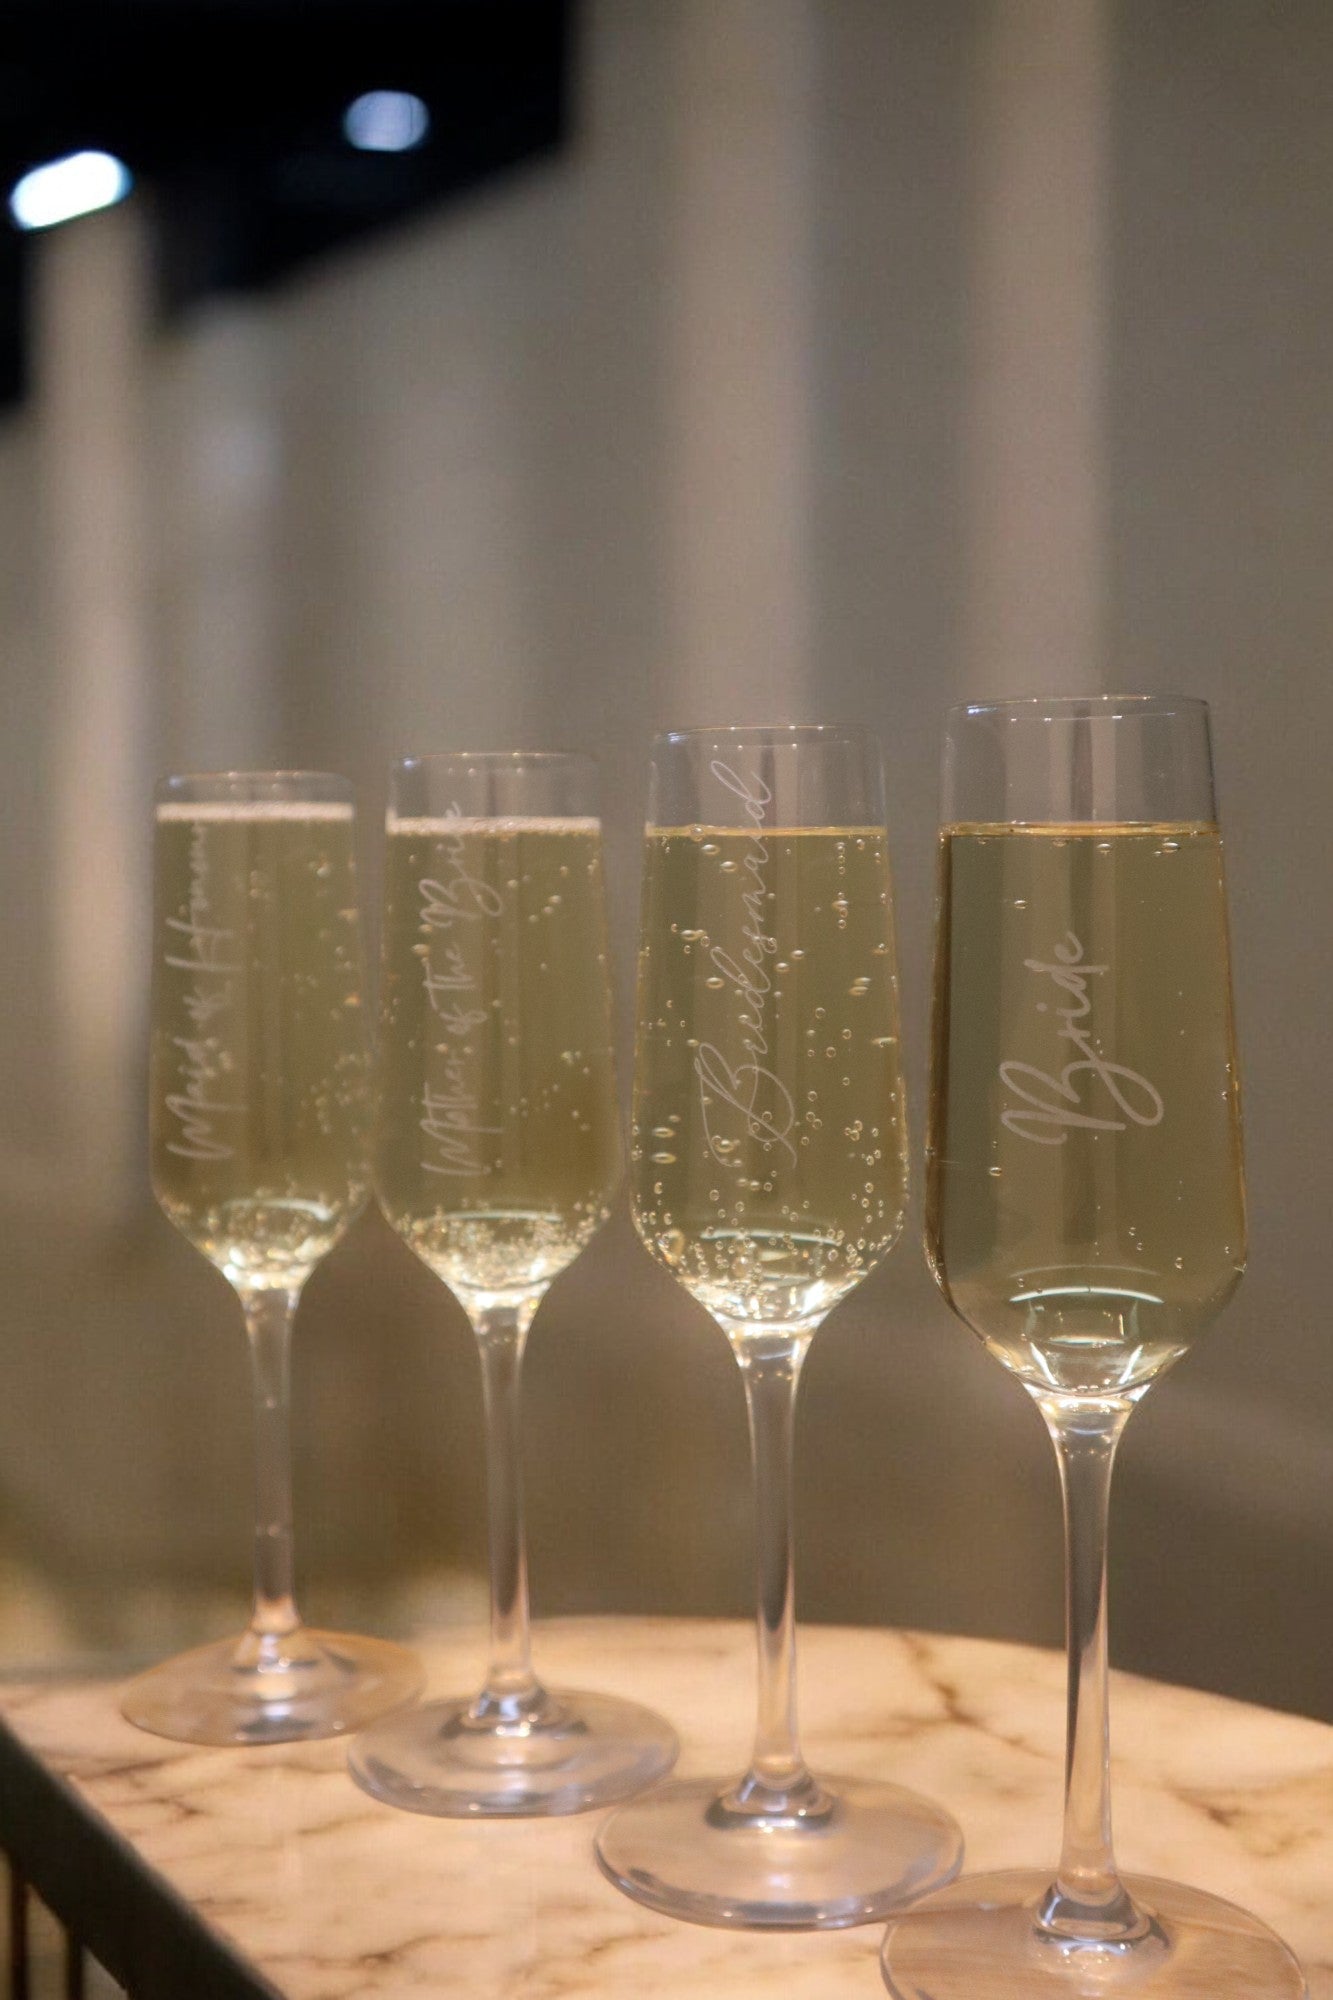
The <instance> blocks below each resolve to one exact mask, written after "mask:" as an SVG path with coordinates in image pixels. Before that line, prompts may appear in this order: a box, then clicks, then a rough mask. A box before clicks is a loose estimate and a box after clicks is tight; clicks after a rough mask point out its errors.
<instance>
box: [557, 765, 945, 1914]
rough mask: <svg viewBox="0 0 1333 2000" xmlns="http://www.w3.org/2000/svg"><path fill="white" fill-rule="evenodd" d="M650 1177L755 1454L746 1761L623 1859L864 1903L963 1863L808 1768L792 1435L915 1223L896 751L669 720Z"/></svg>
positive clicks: (656, 816) (650, 1815)
mask: <svg viewBox="0 0 1333 2000" xmlns="http://www.w3.org/2000/svg"><path fill="white" fill-rule="evenodd" d="M638 1015H639V1020H638V1056H637V1062H636V1069H635V1080H634V1139H633V1155H632V1172H631V1183H632V1191H633V1205H634V1217H635V1221H636V1224H637V1226H638V1230H639V1234H640V1236H641V1237H642V1239H643V1241H644V1243H645V1245H646V1246H647V1248H648V1250H649V1251H650V1252H651V1253H652V1255H653V1256H654V1257H655V1258H657V1260H658V1262H659V1263H661V1264H664V1265H665V1266H666V1268H667V1270H668V1271H670V1272H671V1274H672V1276H673V1277H674V1278H676V1279H677V1281H678V1282H679V1283H680V1284H682V1285H683V1286H684V1287H685V1289H686V1290H687V1291H688V1292H690V1293H691V1294H692V1296H693V1297H694V1298H696V1299H698V1300H699V1302H700V1304H702V1305H703V1306H705V1307H706V1308H707V1310H708V1311H709V1312H710V1313H711V1314H712V1316H713V1317H714V1319H715V1320H717V1322H718V1324H719V1325H720V1326H721V1328H722V1330H723V1331H724V1333H725V1334H726V1336H727V1338H728V1340H729V1341H730V1342H731V1345H732V1349H733V1351H734V1353H735V1356H736V1359H737V1361H738V1362H739V1363H740V1368H741V1374H742V1377H743V1379H744V1383H745V1393H746V1400H747V1403H748V1408H749V1418H750V1437H751V1444H752V1449H753V1455H754V1477H755V1494H756V1550H757V1581H758V1663H759V1701H758V1726H757V1730H756V1735H755V1742H754V1753H753V1758H752V1761H751V1764H750V1768H749V1769H748V1771H746V1773H745V1774H744V1776H743V1777H741V1778H739V1779H738V1780H736V1781H735V1782H734V1783H731V1784H728V1783H727V1782H726V1780H725V1779H705V1780H702V1781H699V1782H694V1783H673V1784H670V1785H666V1786H663V1787H661V1788H659V1789H658V1790H657V1791H656V1792H654V1793H652V1794H651V1795H650V1796H649V1797H647V1798H645V1799H642V1800H639V1801H637V1802H636V1803H635V1804H633V1805H630V1806H626V1807H623V1808H622V1809H621V1810H620V1811H619V1812H617V1813H616V1814H614V1815H613V1816H612V1818H611V1819H610V1820H609V1822H608V1823H607V1825H606V1826H605V1827H604V1828H603V1830H602V1832H601V1835H600V1837H599V1839H598V1842H597V1852H598V1858H599V1860H600V1861H601V1865H602V1867H603V1869H604V1870H605V1872H606V1873H607V1874H608V1875H609V1876H610V1878H611V1880H612V1881H613V1882H615V1883H616V1884H617V1885H618V1886H619V1887H620V1888H622V1889H624V1890H625V1891H626V1892H627V1893H628V1894H629V1895H631V1896H633V1897H636V1898H637V1899H638V1901H640V1902H642V1903H647V1904H648V1905H649V1906H650V1907H651V1908H653V1909H657V1910H664V1911H666V1912H667V1913H668V1914H670V1915H672V1916H679V1917H688V1918H692V1919H693V1920H694V1921H696V1922H700V1923H710V1924H721V1925H730V1926H735V1927H745V1928H774V1929H788V1930H790V1929H811V1928H831V1927H833V1926H838V1925H844V1924H854V1923H864V1922H867V1921H868V1920H870V1919H871V1918H874V1917H877V1916H882V1915H884V1914H885V1912H886V1911H887V1910H889V1909H891V1908H893V1907H895V1906H896V1905H897V1904H898V1903H900V1902H902V1901H905V1900H906V1899H907V1898H908V1897H910V1896H914V1895H920V1894H922V1893H924V1892H925V1891H926V1890H928V1889H930V1888H932V1887H933V1886H935V1885H936V1884H938V1883H940V1882H944V1881H947V1880H948V1879H949V1877H950V1875H952V1874H953V1872H954V1870H955V1869H956V1868H957V1866H958V1861H959V1857H960V1854H961V1849H962V1843H961V1836H960V1834H959V1831H958V1828H957V1826H956V1825H955V1824H954V1822H953V1820H952V1819H950V1818H949V1816H948V1815H947V1814H946V1813H944V1812H943V1811H941V1810H940V1808H939V1807H937V1806H935V1805H932V1804H931V1803H930V1802H929V1801H927V1800H925V1799H919V1798H916V1797H914V1796H913V1795H912V1794H911V1793H910V1792H907V1791H904V1790H902V1789H900V1788H899V1787H897V1786H893V1785H885V1784H874V1783H866V1782H863V1781H861V1780H859V1779H850V1778H840V1779H837V1780H832V1781H821V1780H820V1779H817V1778H816V1777H814V1776H813V1775H812V1774H811V1772H810V1771H809V1770H808V1769H807V1767H806V1764H805V1761H804V1759H803V1757H802V1755H801V1749H800V1745H799V1742H798V1740H797V1733H796V1694H795V1666H796V1655H795V1599H794V1586H793V1569H792V1520H791V1446H792V1421H793V1415H794V1408H795V1399H796V1387H797V1380H798V1377H799V1374H800V1369H801V1364H802V1362H803V1361H804V1359H805V1355H806V1352H807V1349H808V1348H809V1345H810V1341H811V1338H812V1336H813V1334H814V1332H815V1329H816V1328H817V1327H818V1326H819V1325H820V1323H821V1322H822V1320H823V1319H824V1318H825V1316H826V1315H827V1314H828V1313H829V1312H830V1311H831V1310H832V1309H833V1307H834V1306H836V1305H837V1303H838V1301H839V1300H840V1299H842V1298H845V1297H846V1295H847V1293H848V1292H850V1291H851V1290H852V1288H853V1287H854V1286H855V1285H858V1284H860V1282H861V1280H862V1279H863V1278H864V1277H865V1276H866V1275H867V1273H868V1272H870V1271H871V1270H873V1268H874V1267H875V1265H876V1264H878V1263H879V1262H880V1260H881V1259H882V1258H883V1257H885V1256H887V1254H888V1252H889V1250H890V1249H891V1248H892V1246H893V1244H894V1243H895V1242H896V1240H897V1238H898V1235H899V1233H900V1231H901V1228H902V1220H903V1204H904V1198H905V1192H906V1178H907V1170H906V1142H905V1132H904V1114H903V1091H902V1081H901V1077H900V1074H899V1043H898V1004H897V990H896V983H895V973H894V955H893V931H892V918H891V909H890V891H889V863H888V839H887V834H886V831H885V825H884V804H883V778H882V773H881V768H880V760H879V754H878V750H877V749H875V748H874V747H873V745H872V743H871V742H870V741H869V740H868V739H867V738H866V737H865V736H864V735H863V734H856V735H852V734H847V733H843V732H841V731H838V730H835V729H826V728H778V729H712V730H701V731H685V732H682V733H680V734H673V735H669V736H664V737H660V738H659V739H658V740H657V743H656V745H655V747H654V753H653V760H652V777H651V799H650V808H649V823H648V827H647V830H646V834H645V840H644V907H643V920H642V932H641V943H640V952H639V1000H638Z"/></svg>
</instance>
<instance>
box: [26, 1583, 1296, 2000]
mask: <svg viewBox="0 0 1333 2000" xmlns="http://www.w3.org/2000/svg"><path fill="white" fill-rule="evenodd" d="M421 1650H422V1652H423V1655H424V1656H425V1658H426V1661H427V1666H428V1670H429V1691H430V1692H444V1691H457V1690H463V1689H467V1688H470V1687H471V1686H473V1685H474V1683H475V1681H476V1679H477V1677H478V1675H479V1673H480V1671H481V1666H482V1657H483V1643H482V1639H481V1636H480V1635H479V1634H478V1633H476V1632H466V1633H460V1634H456V1635H450V1636H447V1637H443V1638H440V1639H437V1640H433V1641H431V1642H429V1643H426V1644H423V1646H422V1648H421ZM537 1660H538V1665H539V1668H540V1670H541V1671H542V1673H543V1674H544V1675H545V1676H546V1677H547V1678H548V1679H549V1680H550V1681H551V1682H553V1683H554V1684H555V1685H565V1686H589V1687H592V1686H597V1687H603V1688H606V1689H608V1690H611V1691H613V1692H617V1693H622V1694H626V1695H631V1696H633V1697H634V1698H636V1699H638V1700H641V1701H646V1702H649V1703H651V1704H652V1705H654V1706H656V1707H658V1708H660V1709H661V1710H662V1711H663V1712H664V1713H666V1714H668V1715H669V1716H670V1717H671V1718H672V1720H673V1721H674V1722H675V1723H676V1725H677V1727H678V1729H679V1730H680V1734H681V1738H682V1743H683V1746H684V1747H683V1752H682V1758H681V1764H680V1767H679V1768H680V1769H681V1771H682V1772H686V1773H688V1772H691V1771H694V1772H703V1771H719V1772H720V1771H732V1770H735V1769H737V1768H739V1766H740V1765H741V1764H742V1763H743V1762H744V1759H745V1753H746V1749H747V1747H748V1733H749V1725H750V1720H751V1704H752V1700H753V1661H752V1642H751V1634H750V1630H749V1628H748V1627H746V1626H742V1625H739V1624H730V1623H720V1622H700V1621H693V1620H690V1621H684V1620H668V1619H584V1620H568V1621H564V1622H560V1623H552V1624H546V1625H542V1626H540V1627H539V1628H538V1635H537ZM801 1705H802V1712H803V1717H804V1734H805V1739H806V1748H807V1751H808V1754H809V1756H810V1759H811V1761H812V1763H813V1764H814V1765H815V1766H816V1768H817V1769H819V1770H820V1771H821V1772H823V1773H833V1774H836V1773H837V1772H839V1771H845V1772H848V1773H853V1774H854V1773H861V1774H864V1775H867V1776H868V1775H879V1776H886V1777H891V1778H893V1779H894V1780H895V1781H897V1782H899V1783H903V1784H907V1785H911V1786H915V1787H917V1788H918V1789H920V1790H922V1791H924V1792H927V1793H930V1794H931V1795H932V1796H934V1797H935V1798H937V1799H939V1800H940V1801H941V1802H942V1803H943V1804H945V1805H947V1806H948V1807H950V1808H951V1809H952V1810H953V1811H954V1812H955V1813H956V1814H957V1816H958V1818H959V1819H960V1820H961V1822H962V1825H963V1829H964V1832H965V1834H966V1836H967V1842H968V1852H967V1858H966V1862H965V1867H968V1868H986V1867H993V1866H1002V1865H1009V1864H1014V1863H1019V1862H1031V1863H1034V1864H1036V1863H1041V1862H1045V1861H1050V1862H1052V1863H1053V1862H1054V1859H1055V1854H1056V1847H1057V1843H1058V1837H1059V1808H1060V1784H1061V1770H1062V1757H1063V1744H1062V1730H1063V1721H1064V1684H1063V1663H1062V1661H1061V1660H1060V1659H1059V1658H1058V1657H1057V1656H1056V1655H1054V1654H1051V1653H1045V1652H1038V1651H1034V1650H1030V1649H1027V1648H1023V1647H1018V1646H1010V1645H1000V1644H995V1643H992V1642H989V1641H983V1640H973V1639H947V1638H929V1637H924V1636H920V1635H914V1634H907V1633H892V1632H880V1631H867V1630H855V1631H848V1630H839V1629H836V1628H831V1627H818V1626H815V1627H807V1628H805V1629H804V1630H803V1632H802V1634H801ZM0 1712H3V1715H4V1717H5V1719H6V1720H7V1721H8V1723H9V1726H10V1727H11V1729H12V1730H14V1731H15V1732H16V1734H17V1735H18V1736H19V1737H20V1738H21V1740H22V1741H23V1742H24V1743H25V1744H26V1745H27V1746H29V1747H30V1748H31V1749H33V1750H35V1751H36V1752H37V1753H38V1754H39V1755H40V1756H41V1758H42V1759H43V1761H44V1762H45V1763H46V1764H47V1766H48V1767H50V1768H51V1769H52V1770H54V1771H56V1772H57V1773H59V1774H60V1775H62V1776H64V1777H66V1778H67V1779H68V1780H69V1782H70V1783H71V1785H72V1787H73V1788H74V1790H75V1792H76V1793H77V1794H78V1795H79V1797H80V1798H81V1799H82V1800H83V1801H84V1802H85V1804H86V1808H87V1811H88V1813H89V1814H91V1815H95V1816H98V1817H99V1818H100V1819H101V1820H103V1821H105V1822H106V1824H107V1825H108V1826H109V1827H110V1828H111V1829H114V1831H115V1832H116V1833H117V1834H119V1835H120V1836H121V1837H122V1838H123V1839H124V1840H125V1841H127V1842H129V1843H130V1845H131V1847H132V1848H133V1850H134V1852H135V1854H136V1855H137V1856H138V1858H139V1859H140V1861H141V1862H142V1865H143V1866H144V1868H145V1869H147V1870H151V1871H154V1872H155V1874H156V1875H157V1876H158V1877H160V1878H162V1879H163V1880H164V1881H165V1882H166V1883H168V1884H170V1885H171V1887H172V1888H174V1890H175V1891H176V1892H177V1894H178V1895H180V1896H182V1897H184V1898H186V1899H188V1900H189V1902H190V1903H192V1904H193V1905H194V1907H195V1908H196V1909H197V1910H198V1911H199V1912H200V1913H201V1914H202V1916H203V1917H204V1919H205V1920H206V1922H207V1923H208V1924H209V1926H210V1927H211V1928H212V1929H213V1930H215V1931H216V1932H217V1933H218V1934H220V1935H221V1936H222V1937H224V1938H225V1939H227V1940H228V1941H229V1943H230V1944H231V1946H232V1947H233V1949H234V1950H236V1951H238V1952H239V1953H240V1954H241V1955H242V1956H243V1957H244V1958H245V1959H246V1960H247V1961H249V1962H250V1963H252V1964H253V1965H254V1966H255V1967H256V1968H258V1969H259V1970H260V1971H261V1972H262V1973H263V1975H264V1976H265V1977H267V1979H269V1980H270V1981H271V1982H272V1983H273V1985H274V1986H275V1987H276V1988H277V1989H278V1990H279V1991H280V1992H281V1993H282V1994H283V1995H284V1996H288V2000H427V1996H429V2000H439V1996H441V1995H447V1994H451V1993H458V1994H466V1995H468V1996H469V2000H519V1996H522V2000H555V1996H563V1995H571V1996H573V1995H578V1996H611V1995H622V1994H623V1995H634V1996H645V2000H648V1996H658V1995H660V1996H663V2000H665V1996H666V1995H668V1994H670V1995H673V1996H675V1995H678V1994H679V1993H681V1992H688V1993H689V1994H690V1995H691V1996H692V2000H714V1996H716V2000H759V1996H760V1995H765V1996H771V1995H772V1993H773V1992H774V1991H775V1990H777V1991H780V1992H781V1993H782V1995H783V2000H833V1996H834V1995H837V1996H838V2000H855V1996H856V1995H857V1994H861V1995H863V1996H864V2000H875V1996H876V1995H877V1994H880V1993H882V1988H881V1986H880V1983H879V1974H878V1969H877V1962H876V1951H877V1947H878V1943H879V1936H880V1932H879V1930H878V1928H876V1927H872V1928H869V1929H864V1930H854V1931H844V1932H840V1933H827V1934H824V1935H820V1936H813V1935H805V1936H783V1937H757V1936H754V1935H751V1934H744V1933H739V1932H727V1931H713V1930H705V1929H701V1928H696V1927H694V1926H690V1925H684V1924H677V1923H673V1922H671V1921H670V1920H668V1919H666V1918H663V1917H658V1916H654V1915H652V1914H650V1913H649V1912H648V1911H646V1910H642V1909H640V1908H639V1907H638V1906H637V1905H635V1904H633V1903H630V1902H628V1901H627V1900H626V1899H625V1898H623V1897H622V1896H620V1895H619V1894H618V1893H617V1892H616V1891H615V1890H614V1889H612V1888H611V1887H610V1886H609V1885H608V1884H607V1883H606V1882H604V1881H603V1879H602V1877H601V1876H600V1874H599V1873H598V1870H597V1868H596V1865H595V1863H594V1861H593V1859H592V1853H591V1835H592V1832H593V1828H594V1824H595V1815H594V1816H588V1817H582V1818H572V1819H560V1820H551V1821H546V1822H492V1823H487V1824H479V1825H472V1824H460V1823H458V1822H450V1821H435V1820H427V1819H422V1818H420V1817H417V1816H416V1815H409V1814H402V1813H395V1812H394V1811H393V1810H392V1809H390V1808H389V1807H386V1806H382V1805H380V1804H378V1803H377V1802H376V1801H374V1800H372V1799H370V1798H368V1797H366V1796H365V1795H364V1794H363V1793H362V1792H360V1791H359V1790H357V1788H356V1787H355V1786H354V1785H353V1784H352V1783H351V1781H350V1780H349V1778H348V1777H347V1775H346V1773H345V1770H344V1763H343V1759H344V1746H342V1745H340V1744H338V1743H336V1742H332V1743H320V1744H311V1745H306V1746H289V1747H284V1748H278V1749H272V1750H254V1751H226V1750H200V1749H194V1748H190V1747H188V1746H184V1745H179V1746H178V1745H175V1744H170V1743H166V1742H163V1741H161V1740H159V1739H156V1738H153V1737H149V1736H145V1735H142V1734H140V1733H139V1732H138V1731H136V1730H134V1729H132V1728H131V1727H130V1725H129V1724H128V1723H126V1722H124V1721H123V1720H122V1719H121V1717H120V1715H119V1713H118V1711H117V1708H116V1689H115V1687H114V1686H113V1685H110V1684H105V1683H102V1684H91V1683H82V1684H77V1685H76V1684H67V1683H62V1684H46V1685H42V1686H40V1687H37V1686H29V1687H17V1688H14V1687H11V1688H8V1689H5V1690H3V1691H0ZM1112 1726H1113V1735H1114V1751H1115V1759H1116V1771H1115V1777H1116V1833H1117V1847H1118V1850H1119V1854H1120V1859H1121V1862H1122V1865H1123V1866H1124V1867H1125V1868H1126V1869H1128V1870H1131V1871H1133V1872H1138V1873H1146V1874H1158V1875H1167V1876H1176V1877H1178V1878H1180V1879H1186V1880H1188V1881H1190V1882H1193V1883H1196V1884H1198V1885H1199V1886H1200V1887H1203V1888H1207V1889H1211V1890H1213V1891H1214V1892H1215V1893H1217V1894H1220V1895H1223V1896H1228V1897H1230V1898H1232V1900H1234V1901H1236V1902H1240V1903H1243V1904H1244V1905H1246V1906H1247V1907H1248V1908H1250V1909H1252V1910H1254V1911H1255V1912H1256V1913H1258V1914H1259V1915H1261V1916H1263V1917H1265V1918H1266V1919H1267V1920H1268V1921H1269V1922H1270V1923H1271V1924H1272V1925H1273V1926H1274V1927H1275V1928H1276V1929H1277V1930H1278V1931H1280V1932H1281V1934H1282V1935H1283V1936H1284V1937H1285V1938H1286V1939H1287V1941H1288V1942H1289V1943H1290V1944H1291V1945H1292V1947H1293V1948H1294V1950H1295V1951H1296V1952H1297V1954H1298V1955H1299V1956H1300V1957H1301V1959H1302V1960H1303V1962H1304V1964H1305V1966H1306V1970H1307V1973H1308V1976H1309V1979H1310V1990H1311V1996H1312V2000H1333V1729H1331V1728H1329V1727H1327V1726H1325V1725H1323V1724H1321V1723H1317V1722H1312V1721H1307V1720H1304V1719H1302V1718H1300V1717H1293V1716H1287V1715H1279V1714H1276V1713H1273V1712H1271V1711H1268V1710H1264V1709H1258V1708H1254V1707H1250V1706H1246V1705H1242V1704H1239V1703H1235V1702H1230V1701H1225V1700H1222V1699H1221V1698H1219V1697H1216V1696H1212V1695H1204V1694H1198V1693H1195V1692H1192V1691H1189V1690H1185V1689H1179V1688H1171V1687H1165V1686H1162V1685H1159V1684H1157V1683H1154V1682H1150V1681H1144V1680H1137V1679H1132V1678H1129V1677H1120V1676H1118V1677H1117V1679H1116V1686H1115V1697H1114V1708H1113V1723H1112Z"/></svg>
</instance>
